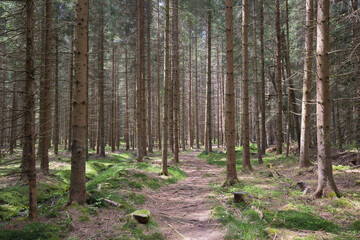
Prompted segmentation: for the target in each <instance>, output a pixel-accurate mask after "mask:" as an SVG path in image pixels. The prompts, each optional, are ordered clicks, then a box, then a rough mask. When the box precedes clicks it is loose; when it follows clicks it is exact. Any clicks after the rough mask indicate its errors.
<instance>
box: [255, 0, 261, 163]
mask: <svg viewBox="0 0 360 240" xmlns="http://www.w3.org/2000/svg"><path fill="white" fill-rule="evenodd" d="M255 9H256V1H255V0H253V28H254V30H253V31H254V75H255V122H256V123H255V128H256V130H255V131H256V144H257V147H258V148H257V157H258V161H259V164H262V163H263V160H262V151H261V136H260V112H259V109H260V106H259V105H260V104H259V100H260V94H259V81H258V65H257V61H258V60H257V38H256V27H257V26H256V13H255Z"/></svg>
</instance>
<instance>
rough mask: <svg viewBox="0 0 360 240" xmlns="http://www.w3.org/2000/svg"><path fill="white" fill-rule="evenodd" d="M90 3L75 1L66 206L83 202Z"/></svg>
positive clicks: (85, 0) (84, 200)
mask: <svg viewBox="0 0 360 240" xmlns="http://www.w3.org/2000/svg"><path fill="white" fill-rule="evenodd" d="M88 22H89V0H77V2H76V36H75V95H74V102H73V107H74V121H73V143H72V151H71V177H70V198H69V202H68V203H69V204H70V203H72V202H77V203H78V204H84V203H86V185H85V183H86V180H85V166H86V159H87V104H88V98H87V89H88V72H87V68H88V28H89V26H88Z"/></svg>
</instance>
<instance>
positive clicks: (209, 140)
mask: <svg viewBox="0 0 360 240" xmlns="http://www.w3.org/2000/svg"><path fill="white" fill-rule="evenodd" d="M207 27H208V29H207V38H208V56H207V57H208V66H207V70H208V71H207V95H206V97H207V99H206V103H207V106H206V139H205V141H206V142H207V144H206V147H207V148H206V149H205V151H206V152H207V153H210V152H212V135H211V133H212V118H211V117H212V116H211V115H212V111H211V87H212V86H211V0H208V26H207Z"/></svg>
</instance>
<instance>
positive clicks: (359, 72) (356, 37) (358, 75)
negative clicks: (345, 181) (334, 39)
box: [351, 0, 360, 165]
mask: <svg viewBox="0 0 360 240" xmlns="http://www.w3.org/2000/svg"><path fill="white" fill-rule="evenodd" d="M351 3H352V10H353V14H355V16H354V20H353V24H352V34H353V36H352V38H353V40H352V41H353V42H352V43H353V48H354V50H355V54H354V70H355V71H354V77H355V79H356V97H357V101H355V108H356V112H357V119H356V127H355V131H356V135H355V137H356V146H357V148H358V149H360V48H359V43H360V28H359V23H360V17H359V10H358V0H351ZM357 165H360V159H358V162H357Z"/></svg>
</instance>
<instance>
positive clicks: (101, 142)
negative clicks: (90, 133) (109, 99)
mask: <svg viewBox="0 0 360 240" xmlns="http://www.w3.org/2000/svg"><path fill="white" fill-rule="evenodd" d="M99 14H100V15H99V52H98V61H99V62H98V63H99V67H98V71H99V72H98V78H99V83H98V84H99V85H98V96H99V106H98V107H99V111H98V148H97V149H98V152H97V153H98V154H100V156H101V157H105V122H104V115H105V111H104V9H103V6H101V7H100V13H99Z"/></svg>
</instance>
